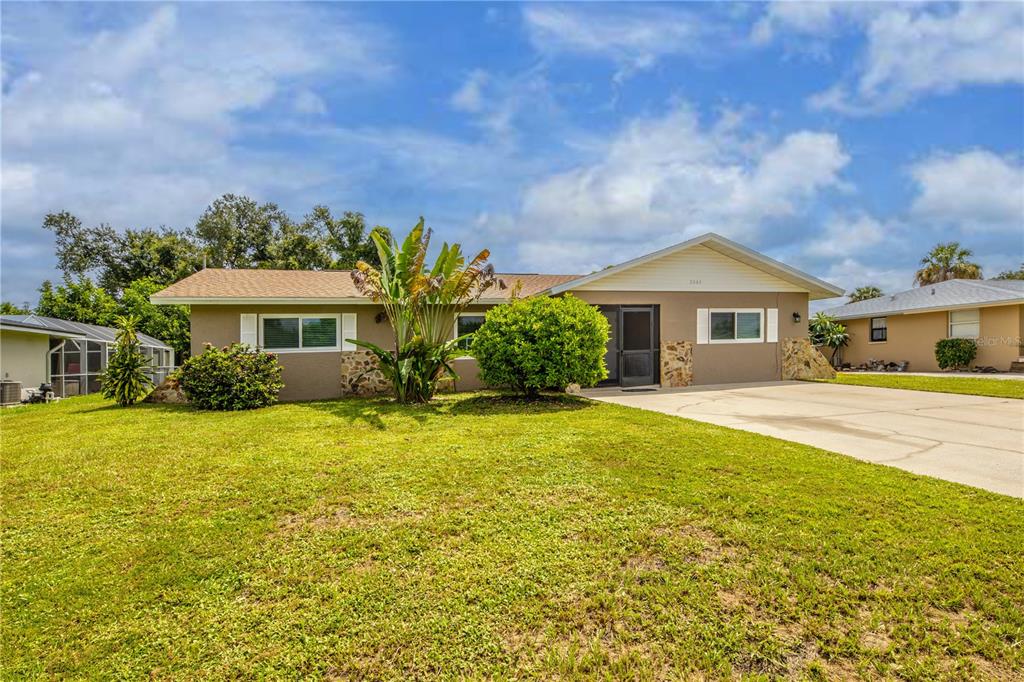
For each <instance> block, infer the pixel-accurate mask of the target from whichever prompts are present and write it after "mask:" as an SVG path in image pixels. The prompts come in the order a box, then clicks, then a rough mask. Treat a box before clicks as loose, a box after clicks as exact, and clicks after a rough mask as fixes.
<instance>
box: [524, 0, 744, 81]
mask: <svg viewBox="0 0 1024 682" xmlns="http://www.w3.org/2000/svg"><path fill="white" fill-rule="evenodd" d="M523 19H524V21H525V22H526V28H527V31H528V32H529V36H530V41H531V43H532V44H533V45H534V47H535V48H536V49H537V50H538V51H539V52H541V53H544V54H558V53H570V54H580V55H589V56H599V57H604V58H607V59H610V60H612V61H613V62H615V63H616V64H617V66H618V70H617V72H616V73H615V76H614V80H615V81H616V82H622V81H623V80H625V79H626V78H628V77H629V76H630V75H632V74H634V73H636V72H638V71H642V70H644V69H648V68H651V67H652V66H654V64H656V63H657V62H658V60H659V59H660V58H662V57H665V56H667V55H673V54H682V55H696V54H702V53H705V52H706V51H707V49H708V47H709V45H710V44H712V41H715V42H716V43H717V44H716V47H718V48H724V47H726V46H727V45H726V33H725V29H724V28H723V26H722V25H720V24H718V23H715V22H714V21H713V20H712V19H711V18H710V17H709V16H708V15H707V14H705V15H704V16H702V17H697V16H695V15H693V14H691V13H690V12H688V11H686V10H680V9H679V8H676V7H672V8H668V7H650V6H647V7H642V8H638V7H636V6H634V7H629V8H628V9H626V8H623V7H609V6H599V5H585V6H569V5H563V6H552V5H527V6H526V7H525V8H524V10H523Z"/></svg>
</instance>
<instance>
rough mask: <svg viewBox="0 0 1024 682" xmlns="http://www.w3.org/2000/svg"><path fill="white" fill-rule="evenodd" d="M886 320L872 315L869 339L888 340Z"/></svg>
mask: <svg viewBox="0 0 1024 682" xmlns="http://www.w3.org/2000/svg"><path fill="white" fill-rule="evenodd" d="M888 330H889V327H888V322H887V320H886V318H884V317H872V318H871V340H872V341H887V340H888Z"/></svg>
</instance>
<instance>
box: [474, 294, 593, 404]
mask: <svg viewBox="0 0 1024 682" xmlns="http://www.w3.org/2000/svg"><path fill="white" fill-rule="evenodd" d="M607 343H608V320H606V319H605V317H604V315H602V314H601V312H600V311H599V310H598V309H597V308H595V307H594V306H592V305H589V304H587V303H585V302H583V301H581V300H580V299H578V298H575V297H573V296H569V295H567V296H563V297H560V298H548V297H536V298H526V299H520V300H518V301H514V302H512V303H510V304H508V305H502V306H496V307H494V308H491V309H490V310H488V311H487V317H486V318H485V320H484V324H483V326H481V327H480V328H479V329H477V330H476V331H475V332H474V333H473V343H472V346H471V351H470V352H471V354H472V355H473V357H475V358H476V360H477V363H478V364H479V367H480V378H481V379H482V380H483V381H484V382H486V383H488V384H490V385H491V386H505V387H509V388H513V389H515V390H517V391H519V392H521V393H525V394H527V395H529V396H531V397H532V396H536V395H537V393H538V392H540V391H543V390H557V391H563V390H565V388H566V386H568V385H569V384H579V385H580V386H593V385H594V384H596V383H597V382H598V381H600V380H601V379H604V378H605V377H606V376H608V370H607V369H606V368H605V366H604V353H605V346H606V345H607Z"/></svg>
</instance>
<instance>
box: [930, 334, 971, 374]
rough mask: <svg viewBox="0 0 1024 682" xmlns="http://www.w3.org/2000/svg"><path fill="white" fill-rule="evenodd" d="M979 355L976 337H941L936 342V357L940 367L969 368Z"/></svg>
mask: <svg viewBox="0 0 1024 682" xmlns="http://www.w3.org/2000/svg"><path fill="white" fill-rule="evenodd" d="M977 355H978V344H977V342H976V341H975V340H974V339H941V340H940V341H939V342H938V343H936V344H935V359H936V361H938V363H939V368H940V369H960V368H967V367H969V366H970V364H971V363H972V362H974V358H975V357H976V356H977Z"/></svg>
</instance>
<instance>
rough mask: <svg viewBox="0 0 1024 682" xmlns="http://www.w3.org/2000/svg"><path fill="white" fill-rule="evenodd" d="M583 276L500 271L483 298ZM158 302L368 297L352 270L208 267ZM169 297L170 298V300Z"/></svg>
mask: <svg viewBox="0 0 1024 682" xmlns="http://www.w3.org/2000/svg"><path fill="white" fill-rule="evenodd" d="M577 277H579V275H538V274H499V275H498V278H499V279H500V280H501V281H503V282H504V283H505V288H500V287H498V286H494V287H492V288H490V289H489V290H488V291H487V292H486V293H485V294H484V296H483V300H502V299H507V298H508V297H509V295H510V294H511V293H512V289H513V287H514V286H515V282H516V281H517V280H518V281H520V282H522V289H521V295H522V296H531V295H533V294H537V293H540V292H542V291H545V290H547V289H549V288H551V287H552V286H555V285H556V284H562V283H564V282H568V281H570V280H573V279H576V278H577ZM152 298H153V302H154V303H174V302H178V301H184V300H188V301H193V300H194V301H202V300H204V299H206V300H210V301H211V302H213V301H220V302H230V300H231V299H240V300H247V299H295V300H296V302H299V301H301V300H303V299H316V300H323V299H364V298H366V297H365V296H363V295H362V294H360V293H359V291H358V290H356V287H355V284H354V283H353V282H352V274H351V270H224V269H219V268H206V269H204V270H200V271H199V272H196V273H194V274H192V275H189V276H188V277H186V278H185V279H183V280H181V281H179V282H175V283H174V284H172V285H171V286H169V287H167V288H166V289H164V290H162V291H158V292H157V293H155V294H153V297H152ZM168 299H169V300H168Z"/></svg>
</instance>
